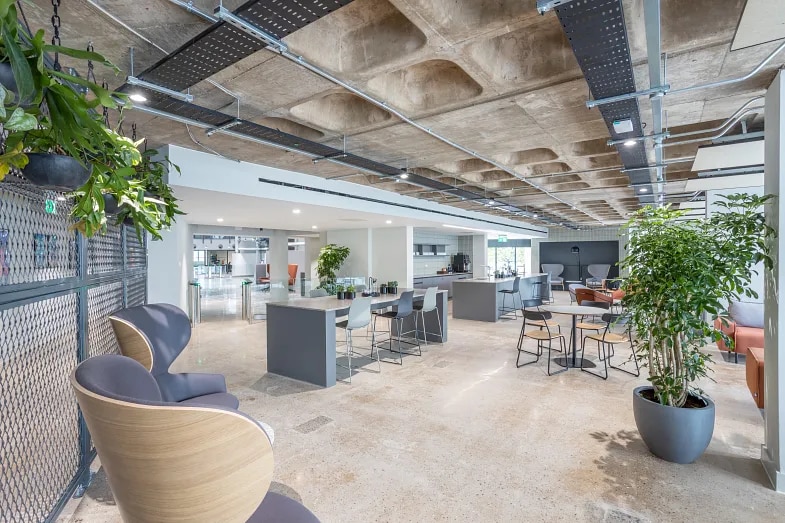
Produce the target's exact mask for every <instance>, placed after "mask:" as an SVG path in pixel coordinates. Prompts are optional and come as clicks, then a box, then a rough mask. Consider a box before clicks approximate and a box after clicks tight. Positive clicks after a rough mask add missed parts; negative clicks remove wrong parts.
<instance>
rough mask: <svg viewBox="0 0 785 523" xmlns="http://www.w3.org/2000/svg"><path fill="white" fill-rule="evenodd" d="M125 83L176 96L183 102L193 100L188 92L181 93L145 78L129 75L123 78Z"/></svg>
mask: <svg viewBox="0 0 785 523" xmlns="http://www.w3.org/2000/svg"><path fill="white" fill-rule="evenodd" d="M125 83H127V84H128V85H135V86H137V87H144V88H145V89H149V90H151V91H156V92H158V93H161V94H165V95H168V96H171V97H172V98H177V99H178V100H182V101H183V102H188V103H191V102H193V101H194V96H193V95H192V94H188V93H181V92H180V91H175V90H173V89H168V88H166V87H163V86H160V85H156V84H153V83H150V82H147V81H145V80H140V79H139V78H137V77H135V76H129V77H128V78H126V79H125Z"/></svg>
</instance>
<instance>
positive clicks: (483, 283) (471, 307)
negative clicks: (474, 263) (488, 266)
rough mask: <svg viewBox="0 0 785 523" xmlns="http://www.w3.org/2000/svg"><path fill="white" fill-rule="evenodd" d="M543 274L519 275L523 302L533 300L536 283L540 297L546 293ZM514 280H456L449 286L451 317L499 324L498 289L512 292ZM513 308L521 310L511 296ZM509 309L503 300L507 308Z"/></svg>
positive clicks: (508, 298) (546, 283) (546, 287)
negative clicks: (539, 284) (513, 302)
mask: <svg viewBox="0 0 785 523" xmlns="http://www.w3.org/2000/svg"><path fill="white" fill-rule="evenodd" d="M548 278H549V276H548V274H547V273H539V272H537V273H526V274H522V275H521V283H520V291H521V296H522V297H523V299H524V300H528V299H531V298H533V297H534V292H535V290H534V283H535V282H540V283H541V284H542V285H541V291H540V292H542V293H545V292H547V290H548ZM514 281H515V278H514V277H512V278H472V279H468V280H457V281H455V282H453V285H452V317H453V318H456V319H461V320H475V321H491V322H495V321H499V308H500V307H501V306H502V296H503V294H502V293H500V292H499V291H500V290H502V289H512V285H513V282H514ZM514 300H515V306H516V307H519V308H520V306H521V303H520V300H519V299H518V295H517V294H516V295H515V296H514ZM510 305H511V302H510V296H509V295H508V296H507V306H508V307H509V306H510Z"/></svg>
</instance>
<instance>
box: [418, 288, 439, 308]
mask: <svg viewBox="0 0 785 523" xmlns="http://www.w3.org/2000/svg"><path fill="white" fill-rule="evenodd" d="M437 292H439V287H428V288H427V289H425V296H424V297H423V299H422V311H423V312H431V311H432V310H434V309H435V308H436V293H437Z"/></svg>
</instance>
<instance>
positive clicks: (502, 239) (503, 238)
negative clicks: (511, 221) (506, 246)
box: [497, 234, 507, 243]
mask: <svg viewBox="0 0 785 523" xmlns="http://www.w3.org/2000/svg"><path fill="white" fill-rule="evenodd" d="M497 241H498V242H499V243H507V235H506V234H500V235H499V238H498V240H497Z"/></svg>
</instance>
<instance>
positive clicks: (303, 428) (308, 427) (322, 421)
mask: <svg viewBox="0 0 785 523" xmlns="http://www.w3.org/2000/svg"><path fill="white" fill-rule="evenodd" d="M331 421H332V418H328V417H327V416H317V417H315V418H314V419H312V420H308V421H306V422H305V423H303V424H301V425H297V426H296V427H295V428H294V430H296V431H297V432H300V433H302V434H308V433H309V432H313V431H315V430H316V429H318V428H319V427H323V426H325V425H327V424H328V423H330V422H331Z"/></svg>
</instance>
